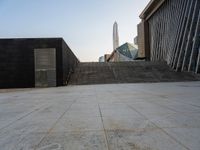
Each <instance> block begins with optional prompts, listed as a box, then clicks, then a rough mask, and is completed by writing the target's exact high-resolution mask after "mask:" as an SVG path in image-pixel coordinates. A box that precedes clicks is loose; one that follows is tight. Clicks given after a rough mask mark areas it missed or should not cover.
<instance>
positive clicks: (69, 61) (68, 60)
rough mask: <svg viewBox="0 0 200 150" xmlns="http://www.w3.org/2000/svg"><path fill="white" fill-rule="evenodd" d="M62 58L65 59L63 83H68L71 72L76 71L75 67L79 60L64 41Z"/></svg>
mask: <svg viewBox="0 0 200 150" xmlns="http://www.w3.org/2000/svg"><path fill="white" fill-rule="evenodd" d="M62 60H63V65H62V66H63V69H62V70H63V85H65V84H67V82H68V80H69V79H70V75H71V73H72V72H73V71H74V69H75V67H76V66H77V64H78V63H79V60H78V59H77V57H76V56H75V55H74V53H73V52H72V51H71V49H70V48H69V46H68V45H67V44H66V43H65V41H64V40H63V41H62Z"/></svg>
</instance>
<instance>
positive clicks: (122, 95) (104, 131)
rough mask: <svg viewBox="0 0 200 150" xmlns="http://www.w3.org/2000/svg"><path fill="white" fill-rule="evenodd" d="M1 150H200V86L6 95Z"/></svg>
mask: <svg viewBox="0 0 200 150" xmlns="http://www.w3.org/2000/svg"><path fill="white" fill-rule="evenodd" d="M0 149H1V150H34V149H37V150H63V149H64V150H185V149H187V150H189V149H190V150H199V149H200V82H185V83H152V84H113V85H90V86H68V87H59V88H49V89H26V90H25V91H23V90H19V91H15V90H9V91H6V90H3V91H1V93H0Z"/></svg>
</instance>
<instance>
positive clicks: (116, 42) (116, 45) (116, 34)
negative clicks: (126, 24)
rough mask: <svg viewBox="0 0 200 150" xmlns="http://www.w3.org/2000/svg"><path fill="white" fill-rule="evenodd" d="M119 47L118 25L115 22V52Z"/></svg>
mask: <svg viewBox="0 0 200 150" xmlns="http://www.w3.org/2000/svg"><path fill="white" fill-rule="evenodd" d="M118 47H119V35H118V25H117V22H116V21H115V23H114V25H113V50H115V49H116V48H118Z"/></svg>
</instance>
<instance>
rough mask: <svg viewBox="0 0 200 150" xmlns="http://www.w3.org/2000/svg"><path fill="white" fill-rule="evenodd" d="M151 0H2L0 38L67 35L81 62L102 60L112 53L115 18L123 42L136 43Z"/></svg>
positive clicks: (65, 38) (67, 39)
mask: <svg viewBox="0 0 200 150" xmlns="http://www.w3.org/2000/svg"><path fill="white" fill-rule="evenodd" d="M149 1H150V0H0V20H1V21H0V37H1V38H14V37H15V38H16V37H20V38H28V37H63V38H64V40H65V41H66V43H67V44H68V45H69V47H70V48H71V49H72V51H73V52H74V53H75V55H76V56H77V57H78V58H79V59H80V60H81V61H98V58H99V56H101V55H103V54H105V53H111V52H112V46H113V44H112V30H113V29H112V28H113V23H114V22H115V21H117V23H118V27H119V41H120V44H123V43H125V42H130V43H133V39H134V37H135V36H136V35H137V24H138V23H139V22H140V19H139V14H140V13H141V12H142V10H143V9H144V8H145V6H146V5H147V4H148V2H149Z"/></svg>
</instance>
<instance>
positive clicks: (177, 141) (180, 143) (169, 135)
mask: <svg viewBox="0 0 200 150" xmlns="http://www.w3.org/2000/svg"><path fill="white" fill-rule="evenodd" d="M128 107H129V108H131V109H133V110H134V111H136V112H137V113H138V114H140V115H142V116H143V117H145V118H146V119H147V120H149V121H150V122H151V123H152V124H153V125H155V126H156V127H157V128H158V129H160V130H161V131H162V132H163V133H164V134H165V135H167V136H168V137H170V138H172V139H173V140H174V141H175V142H176V143H177V144H179V145H181V146H182V147H184V148H185V149H187V150H190V149H189V148H188V147H187V146H186V145H184V144H183V143H182V142H181V141H179V140H178V139H176V138H175V137H173V136H172V135H171V134H169V133H168V132H166V131H165V130H164V129H163V128H161V127H159V126H158V125H157V124H156V123H154V122H152V121H151V120H150V119H149V118H148V117H146V116H145V115H144V114H142V113H140V112H139V111H138V110H136V109H135V108H134V107H132V106H130V105H128Z"/></svg>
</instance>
